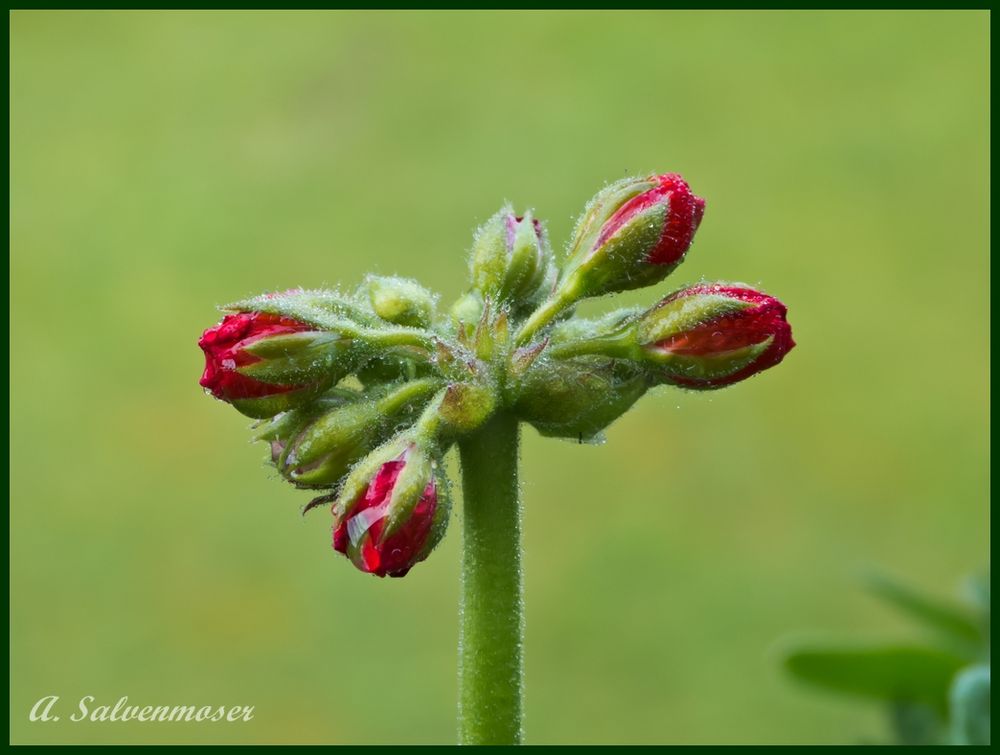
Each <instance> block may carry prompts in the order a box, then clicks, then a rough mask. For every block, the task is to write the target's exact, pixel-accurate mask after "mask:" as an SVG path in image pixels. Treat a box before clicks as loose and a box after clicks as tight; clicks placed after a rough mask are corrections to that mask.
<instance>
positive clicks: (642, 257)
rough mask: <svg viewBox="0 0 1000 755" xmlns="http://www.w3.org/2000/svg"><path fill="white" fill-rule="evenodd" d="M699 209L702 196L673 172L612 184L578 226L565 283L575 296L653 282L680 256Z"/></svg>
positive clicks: (694, 228) (702, 204)
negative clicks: (567, 283)
mask: <svg viewBox="0 0 1000 755" xmlns="http://www.w3.org/2000/svg"><path fill="white" fill-rule="evenodd" d="M704 214H705V200H704V199H702V198H701V197H697V196H695V195H694V194H693V193H692V192H691V189H690V187H689V186H688V184H687V182H686V181H684V179H683V178H681V177H680V176H679V175H678V174H676V173H666V174H664V175H659V176H650V177H649V178H646V179H628V180H625V181H620V182H618V183H616V184H612V185H611V186H609V187H607V188H606V189H604V190H603V191H602V192H600V193H598V195H597V196H596V197H595V198H594V199H593V200H592V202H591V203H590V205H589V206H588V209H587V211H586V212H585V214H584V217H583V218H582V219H581V221H580V223H579V225H578V228H577V238H576V241H575V242H574V246H573V252H572V255H571V260H570V262H569V265H568V268H569V270H570V276H569V277H568V278H567V282H570V283H571V289H572V290H573V291H574V293H575V295H578V296H599V295H601V294H607V293H613V292H615V291H624V290H627V289H633V288H641V287H643V286H649V285H652V284H654V283H658V282H659V281H661V280H663V279H664V278H665V277H666V276H667V275H668V274H669V273H670V271H671V270H673V269H674V268H675V267H676V266H677V265H678V264H680V262H681V260H683V259H684V255H685V253H686V252H687V250H688V248H689V247H690V246H691V242H692V241H693V239H694V234H695V231H697V230H698V226H699V225H700V224H701V220H702V217H704ZM574 278H575V280H573V279H574Z"/></svg>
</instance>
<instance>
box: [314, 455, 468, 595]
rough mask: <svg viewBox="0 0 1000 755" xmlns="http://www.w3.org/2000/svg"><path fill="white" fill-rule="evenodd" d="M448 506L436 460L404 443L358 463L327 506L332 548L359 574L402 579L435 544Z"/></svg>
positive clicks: (445, 483)
mask: <svg viewBox="0 0 1000 755" xmlns="http://www.w3.org/2000/svg"><path fill="white" fill-rule="evenodd" d="M449 510H450V501H449V497H448V490H447V482H446V480H445V478H444V473H443V470H441V467H440V463H439V462H438V460H436V459H433V458H432V457H431V456H430V455H429V454H428V453H427V452H426V451H424V450H423V449H422V448H420V447H419V446H418V445H416V444H414V443H412V442H409V441H403V440H401V441H399V442H394V443H390V444H389V445H387V446H385V447H383V448H382V449H380V450H379V451H376V452H375V453H374V454H372V456H371V457H370V458H369V459H366V460H365V461H364V462H362V463H361V464H360V465H359V466H358V468H357V469H355V471H354V472H352V473H351V475H350V477H348V479H347V480H346V481H345V483H344V487H343V489H342V491H341V494H340V496H339V497H338V499H337V501H336V503H335V504H334V506H333V513H334V528H333V547H334V549H335V550H337V551H338V552H340V553H343V554H344V555H346V556H347V557H348V558H349V559H350V560H351V562H352V563H353V564H354V565H355V566H356V567H357V568H358V569H360V570H361V571H363V572H368V573H369V574H375V575H377V576H379V577H385V576H386V575H388V576H390V577H402V576H405V575H406V573H407V572H408V571H409V570H410V569H411V568H412V567H413V565H414V564H416V563H418V562H420V561H423V560H424V559H425V558H426V557H427V556H428V555H429V554H430V552H431V550H433V548H434V546H435V545H437V543H438V542H439V541H440V540H441V538H442V536H443V535H444V531H445V528H446V527H447V524H448V514H449Z"/></svg>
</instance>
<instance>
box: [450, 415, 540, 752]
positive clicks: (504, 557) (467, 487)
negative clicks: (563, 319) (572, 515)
mask: <svg viewBox="0 0 1000 755" xmlns="http://www.w3.org/2000/svg"><path fill="white" fill-rule="evenodd" d="M459 450H460V452H461V457H462V485H463V499H464V512H463V519H464V524H465V532H464V537H463V557H462V598H461V600H462V603H461V614H460V619H459V621H460V632H461V634H460V637H459V671H458V676H459V703H458V728H459V741H460V742H461V743H462V744H518V743H520V741H521V697H522V694H523V676H524V667H523V660H522V654H521V653H522V646H523V644H524V643H523V635H524V600H523V596H522V583H521V509H520V499H519V495H518V486H517V454H518V425H517V420H516V419H515V418H514V417H511V416H508V415H505V414H498V415H496V416H495V417H493V418H492V419H491V420H490V421H489V422H487V423H486V424H485V425H483V427H482V428H481V429H480V430H479V431H477V432H476V433H475V435H472V436H471V437H468V438H466V439H465V440H463V441H461V443H460V444H459Z"/></svg>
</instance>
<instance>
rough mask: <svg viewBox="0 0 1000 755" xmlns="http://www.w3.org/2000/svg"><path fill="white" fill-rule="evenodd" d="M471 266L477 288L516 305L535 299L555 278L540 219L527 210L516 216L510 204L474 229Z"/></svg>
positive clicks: (544, 292)
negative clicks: (477, 228)
mask: <svg viewBox="0 0 1000 755" xmlns="http://www.w3.org/2000/svg"><path fill="white" fill-rule="evenodd" d="M471 268H472V285H473V287H474V288H475V289H476V290H478V291H480V292H481V293H482V294H484V295H487V296H495V297H497V298H499V299H501V300H505V301H512V302H515V303H516V304H518V305H522V304H531V303H533V302H537V300H538V299H539V298H540V297H541V296H543V295H545V294H547V293H548V292H549V291H550V290H551V288H552V284H553V283H555V278H556V266H555V261H554V259H553V257H552V250H551V248H550V246H549V242H548V238H547V236H546V234H545V229H544V228H543V227H542V224H541V222H539V221H538V220H536V219H535V218H534V217H533V216H532V214H531V212H530V211H528V212H526V213H524V215H523V216H519V215H516V214H515V213H514V211H513V209H511V207H509V206H507V207H504V208H503V209H501V210H500V211H499V212H498V213H497V214H496V215H494V216H493V217H491V218H490V219H489V220H488V221H486V223H485V224H483V226H482V227H480V228H479V230H477V231H476V236H475V239H474V241H473V244H472V259H471Z"/></svg>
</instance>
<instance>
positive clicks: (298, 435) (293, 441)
mask: <svg viewBox="0 0 1000 755" xmlns="http://www.w3.org/2000/svg"><path fill="white" fill-rule="evenodd" d="M437 385H438V383H437V381H433V380H417V381H413V382H411V383H406V384H403V385H401V386H400V385H396V386H393V387H390V388H381V389H376V390H373V391H370V392H368V393H366V394H357V393H355V394H354V395H353V397H351V398H345V394H346V392H344V391H339V392H337V393H336V394H335V395H332V396H323V397H322V398H320V399H317V401H315V402H313V403H311V404H309V405H308V406H306V407H303V408H301V409H298V410H296V411H295V412H290V413H289V415H290V416H289V415H282V416H280V417H277V418H275V419H274V420H272V424H273V426H274V427H273V428H272V429H267V428H265V430H264V431H262V432H261V433H259V434H258V437H260V438H261V439H265V440H269V441H270V442H271V454H272V461H273V462H274V465H275V467H276V468H277V469H278V471H279V472H280V473H281V475H282V476H283V477H284V478H285V479H287V480H288V481H289V482H291V483H293V484H295V485H297V486H299V487H326V486H331V485H334V484H336V483H337V482H338V481H339V480H340V479H341V478H343V477H344V475H346V474H347V473H348V472H349V471H350V469H351V467H352V466H353V465H354V464H356V463H357V462H358V461H359V460H360V459H362V458H363V457H364V456H365V455H367V454H368V453H370V452H371V450H372V449H373V448H375V446H377V445H378V444H379V443H381V442H383V441H384V440H386V439H387V438H388V437H389V436H391V435H392V434H393V432H394V431H395V429H396V427H397V426H398V425H399V424H401V423H403V421H404V418H406V417H409V418H411V419H412V418H413V417H414V416H415V412H416V410H417V409H418V408H419V407H420V406H421V405H422V403H426V399H427V397H428V396H429V395H430V393H431V392H432V391H433V390H435V389H436V387H437ZM421 399H423V402H421Z"/></svg>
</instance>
